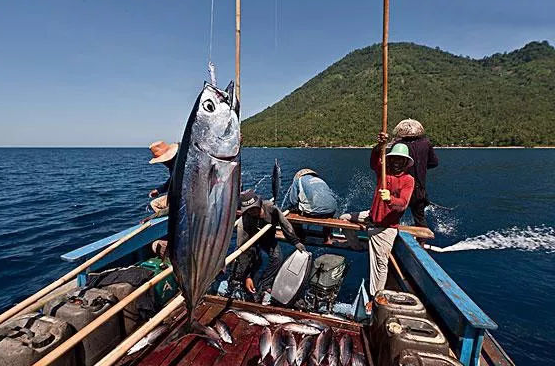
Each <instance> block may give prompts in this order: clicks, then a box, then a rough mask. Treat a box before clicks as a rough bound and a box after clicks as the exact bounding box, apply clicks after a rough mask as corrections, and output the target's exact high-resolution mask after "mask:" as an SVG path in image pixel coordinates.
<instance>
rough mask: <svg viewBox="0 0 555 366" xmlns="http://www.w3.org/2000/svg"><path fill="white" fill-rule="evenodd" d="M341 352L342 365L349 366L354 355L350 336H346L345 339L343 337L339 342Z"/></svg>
mask: <svg viewBox="0 0 555 366" xmlns="http://www.w3.org/2000/svg"><path fill="white" fill-rule="evenodd" d="M339 351H340V355H341V358H340V359H341V365H342V366H347V365H348V364H349V361H351V355H352V354H353V339H352V338H351V336H350V335H348V334H344V335H343V337H341V340H340V341H339Z"/></svg>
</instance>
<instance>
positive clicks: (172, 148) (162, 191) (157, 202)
mask: <svg viewBox="0 0 555 366" xmlns="http://www.w3.org/2000/svg"><path fill="white" fill-rule="evenodd" d="M148 148H149V149H150V152H151V153H152V159H150V161H149V163H150V164H156V163H161V164H163V165H164V166H165V167H166V168H168V170H169V172H170V177H169V178H168V179H167V180H166V182H164V183H163V184H162V185H160V186H158V187H156V188H154V189H153V190H151V191H150V192H149V194H148V196H149V197H150V198H155V199H154V200H152V201H151V202H150V207H152V209H153V210H154V212H158V211H160V210H162V209H164V208H166V207H167V206H168V202H167V201H168V196H167V192H168V189H169V187H170V180H171V175H172V171H173V165H174V162H175V156H176V155H177V150H179V144H176V143H172V144H168V143H166V142H164V141H156V142H153V143H152V144H150V146H149V147H148Z"/></svg>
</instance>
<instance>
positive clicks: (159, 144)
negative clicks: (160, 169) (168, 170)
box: [148, 141, 179, 164]
mask: <svg viewBox="0 0 555 366" xmlns="http://www.w3.org/2000/svg"><path fill="white" fill-rule="evenodd" d="M148 148H149V149H150V152H151V153H152V156H153V158H152V159H150V161H149V163H150V164H156V163H163V162H165V161H169V160H171V159H173V157H174V156H175V154H177V150H178V149H179V144H175V143H173V144H167V143H166V142H164V141H156V142H153V143H152V144H150V146H149V147H148Z"/></svg>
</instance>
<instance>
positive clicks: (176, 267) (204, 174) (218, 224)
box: [168, 82, 241, 327]
mask: <svg viewBox="0 0 555 366" xmlns="http://www.w3.org/2000/svg"><path fill="white" fill-rule="evenodd" d="M238 115H239V106H238V102H237V100H236V98H235V96H234V93H233V82H232V83H230V84H229V86H228V87H227V89H226V90H225V91H224V90H220V89H218V88H216V87H214V86H212V85H210V84H207V83H205V85H204V87H203V89H202V91H201V93H200V94H199V96H198V98H197V100H196V102H195V105H194V107H193V110H192V111H191V114H190V116H189V119H188V121H187V124H186V125H185V132H184V134H183V139H182V140H181V145H180V147H179V151H178V153H177V155H176V157H175V159H176V160H175V163H174V169H173V173H172V177H171V183H170V189H169V193H168V199H169V218H168V250H169V257H170V260H171V263H172V265H173V272H174V274H175V276H176V278H177V281H178V283H179V286H180V288H181V291H182V294H183V297H184V298H185V305H186V307H187V313H188V318H189V319H188V322H187V327H188V326H189V325H190V321H191V319H193V310H194V309H195V308H196V307H197V305H198V303H199V301H200V300H201V298H202V297H203V296H204V294H205V293H206V291H207V290H208V288H209V286H210V284H211V283H212V282H213V280H214V278H215V277H216V275H217V274H218V273H219V272H220V271H221V270H222V268H223V267H224V264H225V257H226V254H227V250H228V247H229V242H230V239H231V235H232V232H233V223H234V221H235V212H236V208H237V197H238V196H239V177H240V175H241V172H240V169H241V167H240V161H239V159H238V157H239V152H240V131H239V118H238Z"/></svg>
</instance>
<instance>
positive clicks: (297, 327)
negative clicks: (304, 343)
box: [279, 323, 320, 335]
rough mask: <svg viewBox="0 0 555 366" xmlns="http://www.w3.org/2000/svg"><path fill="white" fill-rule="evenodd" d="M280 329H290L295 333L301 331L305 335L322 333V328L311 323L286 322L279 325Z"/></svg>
mask: <svg viewBox="0 0 555 366" xmlns="http://www.w3.org/2000/svg"><path fill="white" fill-rule="evenodd" d="M279 327H280V329H283V330H288V331H290V332H293V333H300V334H304V335H316V334H320V330H319V329H317V328H314V327H311V326H310V325H306V324H298V323H285V324H282V325H280V326H279Z"/></svg>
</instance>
